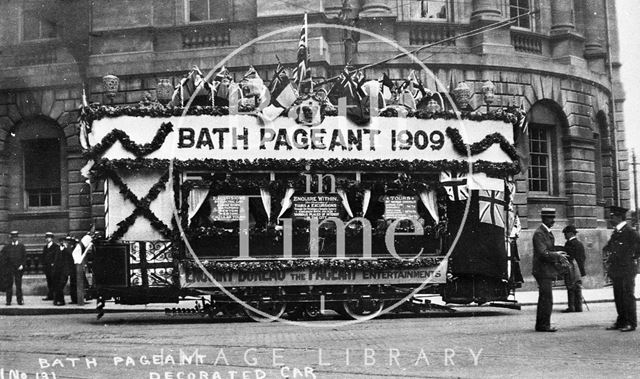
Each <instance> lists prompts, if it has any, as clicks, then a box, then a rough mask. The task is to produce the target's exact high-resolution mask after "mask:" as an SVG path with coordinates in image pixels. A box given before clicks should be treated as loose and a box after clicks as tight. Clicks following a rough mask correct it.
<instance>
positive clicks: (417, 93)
mask: <svg viewBox="0 0 640 379" xmlns="http://www.w3.org/2000/svg"><path fill="white" fill-rule="evenodd" d="M399 91H400V93H402V92H404V91H408V92H410V93H411V95H412V96H413V98H414V99H415V100H416V101H418V100H420V99H422V98H423V97H425V96H427V95H428V94H427V90H426V89H425V88H424V86H423V85H422V81H420V79H418V77H417V76H416V72H415V71H413V70H411V72H410V73H409V76H408V77H407V79H406V80H405V81H404V83H402V84H401V85H400V88H399Z"/></svg>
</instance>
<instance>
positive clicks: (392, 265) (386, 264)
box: [180, 257, 442, 272]
mask: <svg viewBox="0 0 640 379" xmlns="http://www.w3.org/2000/svg"><path fill="white" fill-rule="evenodd" d="M441 261H442V257H423V258H416V259H407V260H402V259H397V258H393V259H375V260H362V259H289V260H274V261H237V262H235V261H234V262H228V261H209V260H205V261H203V262H202V265H203V266H204V268H205V269H206V270H207V271H213V272H238V271H239V272H264V271H285V270H303V269H312V268H318V269H322V268H337V269H341V270H376V271H378V270H393V269H409V268H422V267H433V266H437V265H438V264H440V262H441ZM180 263H181V264H182V266H183V267H184V268H185V269H186V270H187V271H193V270H196V269H199V266H198V265H197V264H196V263H195V262H193V261H191V260H183V261H181V262H180Z"/></svg>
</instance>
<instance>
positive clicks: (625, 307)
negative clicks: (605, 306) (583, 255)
mask: <svg viewBox="0 0 640 379" xmlns="http://www.w3.org/2000/svg"><path fill="white" fill-rule="evenodd" d="M626 213H627V209H626V208H622V207H618V206H611V208H610V210H609V222H610V224H611V226H613V227H614V230H613V233H612V234H611V237H610V238H609V242H607V244H606V245H605V247H604V249H603V250H604V253H605V255H606V256H607V261H606V265H607V273H608V275H609V277H610V278H611V281H612V282H613V298H614V301H615V303H616V311H617V312H618V318H617V320H616V322H615V323H614V324H613V325H611V326H610V327H608V328H607V330H620V331H622V332H631V331H633V330H635V329H636V327H637V326H638V321H637V316H636V298H635V296H634V291H635V278H636V273H637V264H638V262H637V260H638V258H639V257H640V236H639V235H638V233H637V232H636V231H635V230H633V228H632V227H631V226H630V225H629V224H627V221H626V217H625V215H626Z"/></svg>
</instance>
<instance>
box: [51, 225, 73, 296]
mask: <svg viewBox="0 0 640 379" xmlns="http://www.w3.org/2000/svg"><path fill="white" fill-rule="evenodd" d="M72 242H73V238H72V237H71V236H67V237H65V238H64V239H61V244H60V249H59V250H58V251H57V253H56V257H55V259H54V262H53V281H54V284H55V286H54V290H53V305H65V304H66V303H65V301H64V287H66V285H67V281H69V275H70V274H71V272H72V270H71V267H73V247H72V245H71V244H72Z"/></svg>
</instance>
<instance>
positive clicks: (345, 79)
mask: <svg viewBox="0 0 640 379" xmlns="http://www.w3.org/2000/svg"><path fill="white" fill-rule="evenodd" d="M340 87H341V88H342V91H343V92H342V94H343V95H346V96H347V97H349V98H351V99H353V100H357V101H361V100H362V92H361V91H360V90H359V88H358V84H357V83H356V81H355V80H354V78H353V77H352V76H351V74H350V73H349V69H348V68H347V66H345V67H344V69H343V70H342V74H340Z"/></svg>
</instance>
